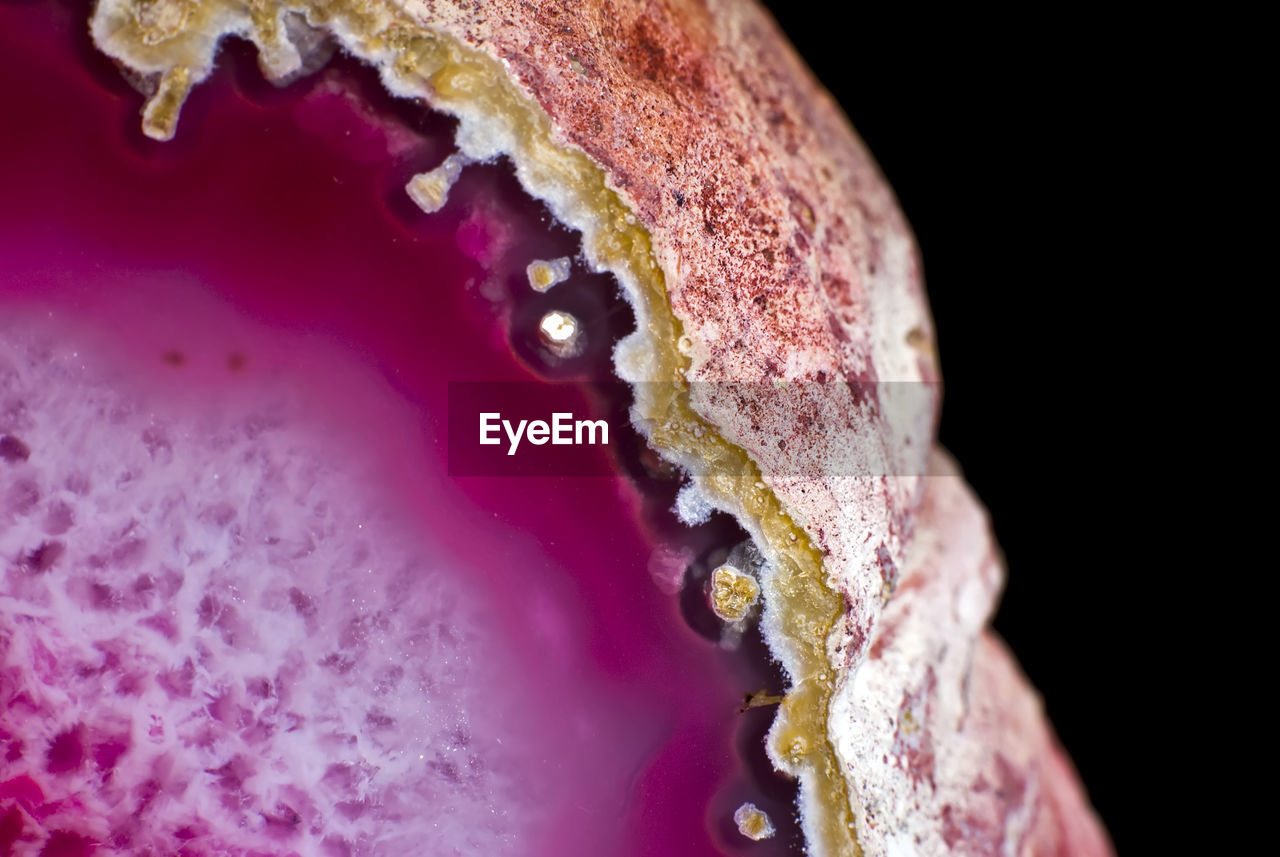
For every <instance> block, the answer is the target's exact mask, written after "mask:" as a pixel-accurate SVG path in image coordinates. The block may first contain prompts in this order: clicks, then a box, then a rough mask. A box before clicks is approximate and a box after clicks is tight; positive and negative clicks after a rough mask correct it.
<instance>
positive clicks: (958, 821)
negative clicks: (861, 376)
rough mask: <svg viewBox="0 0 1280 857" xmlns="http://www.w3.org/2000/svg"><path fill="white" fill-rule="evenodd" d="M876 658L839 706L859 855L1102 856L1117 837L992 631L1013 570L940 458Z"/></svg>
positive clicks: (836, 717) (838, 743)
mask: <svg viewBox="0 0 1280 857" xmlns="http://www.w3.org/2000/svg"><path fill="white" fill-rule="evenodd" d="M933 469H934V471H935V472H937V473H940V474H948V475H937V476H933V477H930V478H928V479H927V480H926V486H925V493H924V500H923V503H922V505H921V508H920V511H919V514H918V517H917V519H916V527H915V538H914V540H913V541H912V544H911V548H910V550H909V551H908V554H907V561H906V566H905V569H904V572H903V576H902V580H901V582H900V583H899V587H898V593H899V597H896V598H894V599H893V600H892V601H890V603H889V605H888V606H887V607H886V608H885V611H884V615H883V617H882V618H881V621H880V623H879V625H878V626H877V627H876V632H875V635H874V636H873V638H872V641H871V647H870V654H869V656H868V658H867V661H866V662H865V663H864V664H863V665H862V666H861V667H860V668H859V669H858V671H857V673H855V675H854V677H853V680H852V681H849V682H847V683H846V684H845V685H844V686H843V687H841V688H840V690H839V691H838V692H837V694H836V696H835V698H834V699H833V701H832V707H831V716H832V722H833V723H839V724H842V726H841V728H839V729H833V730H832V740H833V743H834V744H835V748H836V752H837V754H838V756H839V758H840V761H841V764H842V765H843V766H844V768H845V772H846V776H847V778H848V781H849V783H850V784H851V788H852V793H853V796H854V801H853V803H854V806H856V807H857V808H858V812H859V817H858V829H859V830H860V831H863V833H862V834H861V841H860V844H861V845H862V847H863V849H864V851H865V852H866V853H867V854H886V855H890V857H914V856H915V855H931V854H948V855H955V857H988V855H996V854H1008V855H1025V857H1050V855H1058V854H1074V855H1104V854H1107V853H1108V851H1109V845H1108V844H1107V841H1106V839H1105V837H1104V836H1103V835H1102V834H1101V831H1100V830H1099V829H1098V827H1097V825H1096V822H1095V821H1094V820H1093V817H1092V814H1091V813H1090V811H1089V809H1088V806H1087V803H1086V802H1085V801H1084V799H1083V796H1082V794H1081V793H1080V791H1079V789H1078V788H1077V787H1076V786H1075V784H1074V782H1073V780H1074V774H1072V772H1071V770H1070V765H1069V763H1068V762H1067V761H1066V758H1065V756H1063V754H1062V750H1061V748H1059V747H1058V746H1057V743H1056V741H1055V739H1054V737H1053V736H1052V734H1051V733H1050V732H1049V730H1048V727H1047V725H1046V721H1045V718H1044V712H1043V711H1042V710H1041V706H1040V701H1039V699H1038V698H1037V697H1036V696H1035V694H1034V692H1032V691H1031V689H1030V688H1029V687H1028V686H1027V684H1026V679H1025V678H1024V677H1023V676H1022V675H1021V673H1020V672H1019V671H1018V668H1017V666H1016V664H1015V663H1014V662H1013V660H1012V658H1011V657H1010V656H1009V655H1008V653H1007V652H1005V651H1004V649H1003V646H1002V645H1001V644H1000V643H999V641H997V640H996V639H995V638H994V637H992V636H990V635H989V634H985V633H984V632H983V628H984V627H985V626H986V624H987V621H988V619H989V618H990V615H991V613H992V612H993V610H994V609H995V604H996V600H997V597H998V596H999V592H1000V586H1001V582H1002V580H1003V570H1002V568H1001V563H1000V558H999V555H998V553H997V550H996V547H995V544H994V542H993V541H992V539H991V535H990V529H989V525H988V522H987V519H986V515H985V513H984V512H983V509H982V507H981V505H979V503H978V502H977V500H976V499H975V498H974V497H973V495H972V494H971V493H970V492H969V490H968V488H967V487H966V486H965V484H964V481H963V479H961V478H960V475H959V471H958V470H956V469H955V466H954V465H953V464H952V463H951V462H950V461H948V460H946V459H945V458H944V457H942V456H941V455H939V456H938V457H937V459H936V462H935V465H934V467H933Z"/></svg>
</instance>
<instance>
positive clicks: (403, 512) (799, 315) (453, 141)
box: [0, 0, 1110, 857]
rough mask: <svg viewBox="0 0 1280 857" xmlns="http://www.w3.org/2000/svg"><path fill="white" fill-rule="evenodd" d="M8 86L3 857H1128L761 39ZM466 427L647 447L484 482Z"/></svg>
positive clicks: (102, 49)
mask: <svg viewBox="0 0 1280 857" xmlns="http://www.w3.org/2000/svg"><path fill="white" fill-rule="evenodd" d="M0 68H3V75H4V80H5V85H4V86H3V88H0V102H2V104H0V110H2V111H3V115H4V116H6V117H7V126H6V132H5V133H3V134H0V201H2V204H0V854H13V855H21V857H27V855H31V857H37V855H38V857H85V856H86V855H104V857H105V855H181V857H214V855H237V857H268V855H270V857H276V855H280V857H285V855H298V857H313V855H314V857H420V856H421V855H441V857H445V855H485V857H499V855H519V857H550V855H557V857H576V855H618V857H650V856H651V855H663V856H664V857H694V855H697V857H705V856H706V855H717V854H718V855H726V857H729V855H785V854H805V853H807V854H811V855H814V857H853V855H859V854H865V855H889V857H905V855H921V857H926V855H927V856H928V857H933V855H946V854H956V855H996V854H1001V855H1004V854H1015V855H1084V857H1093V855H1100V857H1101V855H1107V854H1109V853H1110V846H1109V844H1108V842H1107V839H1106V836H1105V833H1104V832H1103V831H1102V829H1101V826H1100V825H1099V823H1098V822H1097V820H1096V818H1095V817H1094V815H1093V813H1092V810H1091V809H1090V807H1089V805H1088V803H1087V800H1086V798H1085V796H1084V794H1083V791H1082V789H1081V788H1080V786H1079V784H1078V783H1077V781H1076V777H1075V774H1074V772H1073V771H1072V769H1071V766H1070V763H1069V762H1068V761H1067V759H1066V757H1065V755H1064V754H1063V752H1062V750H1061V749H1060V748H1059V747H1058V746H1057V744H1056V741H1055V739H1054V737H1053V735H1052V732H1051V730H1050V728H1049V726H1048V725H1047V723H1046V722H1045V721H1044V717H1043V714H1042V712H1041V709H1040V705H1039V702H1038V699H1037V698H1036V696H1035V694H1034V692H1033V691H1032V690H1031V689H1030V688H1029V687H1028V686H1027V684H1026V682H1025V679H1024V678H1023V677H1022V676H1021V673H1020V672H1019V670H1018V668H1017V666H1016V664H1015V663H1014V661H1013V660H1012V658H1011V656H1010V655H1009V654H1008V653H1007V652H1006V651H1005V649H1004V648H1003V646H1002V644H1001V643H1000V642H999V641H998V640H997V639H995V638H994V637H993V636H992V635H991V634H990V632H989V631H987V630H985V626H986V624H987V621H988V619H989V617H990V615H991V613H992V611H993V609H994V605H995V601H996V598H997V595H998V591H999V588H1000V585H1001V580H1002V574H1003V572H1002V569H1001V567H1000V564H999V559H998V553H997V551H996V549H995V547H994V545H993V544H992V542H991V539H990V535H989V529H988V526H987V522H986V519H985V516H984V513H983V511H982V509H981V507H980V506H979V505H978V503H977V502H976V500H975V499H974V498H973V497H972V496H971V494H970V493H969V492H968V490H967V489H966V488H965V486H964V484H963V481H962V480H961V478H960V477H959V476H958V471H957V470H956V468H955V467H954V465H953V464H952V463H951V462H950V461H949V459H947V457H946V456H945V454H944V453H942V452H940V451H938V450H937V449H936V448H935V443H934V427H935V422H936V414H937V408H938V396H937V379H938V374H937V368H936V356H935V354H934V349H933V345H932V342H933V335H932V329H931V322H930V320H929V316H928V311H927V307H926V303H925V297H924V292H923V287H922V281H921V276H920V272H919V266H918V261H917V255H916V253H915V248H914V244H913V241H912V238H911V235H910V232H909V229H908V227H907V225H906V223H905V222H904V220H903V218H902V216H901V214H900V213H899V211H898V210H897V207H896V204H895V202H894V200H893V197H892V195H891V193H890V191H889V189H888V188H887V187H886V186H885V184H884V182H883V180H882V178H881V177H880V175H879V173H878V172H877V170H876V169H875V166H874V164H873V162H872V161H871V160H870V157H869V156H868V155H867V153H866V152H865V151H864V150H863V148H862V146H861V144H860V143H859V142H858V141H857V139H856V138H855V136H854V135H853V133H852V131H851V129H850V128H849V127H848V125H847V122H846V120H845V119H844V118H843V116H842V115H841V114H840V112H839V110H838V109H837V108H836V107H835V105H834V104H833V103H832V101H831V100H830V98H829V97H828V96H827V95H826V94H825V93H824V92H823V91H822V90H821V89H820V88H819V87H818V85H817V84H816V83H815V82H814V81H813V80H812V78H811V76H810V74H809V73H808V72H807V70H806V69H805V68H804V66H803V65H802V64H801V62H800V61H799V60H798V59H797V58H796V57H795V56H794V54H793V52H792V51H791V49H790V48H789V47H788V46H787V44H786V42H785V40H784V39H783V37H782V36H781V34H780V33H779V32H778V30H777V28H776V25H775V24H774V23H773V22H772V21H771V20H770V19H769V18H768V16H767V15H766V14H765V13H764V12H763V11H762V10H760V9H759V8H757V7H756V6H754V5H752V4H750V3H748V2H728V0H716V2H711V3H708V4H695V3H691V2H684V0H674V2H668V3H648V2H644V3H639V2H636V3H632V2H625V3H622V2H618V3H614V2H586V3H563V2H534V3H515V2H507V0H494V2H481V3H476V4H447V3H437V2H430V0H421V1H420V2H418V0H412V1H411V0H360V1H359V2H356V0H98V2H97V3H96V5H90V4H77V3H67V4H61V3H49V4H44V3H4V4H0ZM139 113H141V116H139ZM466 385H473V386H474V387H476V388H479V387H483V388H484V389H485V390H493V389H498V390H500V391H501V393H502V395H503V396H504V397H505V398H504V404H505V405H507V406H509V407H510V408H511V409H514V410H522V409H523V410H530V409H536V408H537V407H539V406H541V405H543V404H545V403H546V402H548V401H550V400H551V398H554V399H555V401H557V402H560V403H562V405H563V407H565V408H568V409H570V410H571V411H573V412H574V413H578V414H582V415H587V416H588V417H590V418H591V422H592V424H595V421H596V420H599V421H600V424H601V425H607V426H609V427H610V428H611V430H612V431H613V436H612V438H611V442H609V443H601V444H591V445H583V446H576V447H574V448H573V449H572V451H571V456H572V467H568V466H567V465H566V466H565V467H563V468H561V469H556V468H551V469H550V470H546V471H545V472H540V473H526V472H520V473H516V472H512V473H508V474H504V473H489V474H487V475H477V474H476V473H474V472H472V471H469V470H467V469H466V468H459V466H458V462H457V460H456V459H455V458H452V457H451V454H452V453H451V450H452V446H451V433H453V434H454V435H455V436H456V430H457V424H456V422H455V417H456V415H457V413H456V412H457V411H459V410H460V409H463V408H462V405H461V404H460V402H462V401H463V400H464V398H465V397H464V398H459V396H461V395H462V394H461V393H459V392H458V391H459V390H472V388H470V387H467V386H466ZM473 392H474V391H473ZM468 395H470V393H468ZM477 395H478V394H477ZM467 401H469V400H467ZM527 437H530V438H531V437H532V435H528V436H527ZM524 448H525V449H528V448H529V446H528V444H526V446H525V447H524ZM512 452H513V453H514V452H515V449H514V448H513V449H512ZM558 460H559V461H561V462H564V461H568V460H569V459H558ZM571 471H572V472H571ZM602 474H609V475H607V476H606V475H602Z"/></svg>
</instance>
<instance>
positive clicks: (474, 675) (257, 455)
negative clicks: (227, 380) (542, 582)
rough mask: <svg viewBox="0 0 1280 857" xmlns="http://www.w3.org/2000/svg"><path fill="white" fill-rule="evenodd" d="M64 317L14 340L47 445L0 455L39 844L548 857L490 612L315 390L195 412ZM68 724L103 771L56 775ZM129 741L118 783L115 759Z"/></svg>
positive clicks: (1, 426) (2, 394) (1, 342)
mask: <svg viewBox="0 0 1280 857" xmlns="http://www.w3.org/2000/svg"><path fill="white" fill-rule="evenodd" d="M8 309H9V310H12V307H9V308H8ZM60 324H61V325H63V327H62V329H61V330H60V331H59V332H58V334H56V335H54V334H52V333H48V334H47V335H46V330H45V329H44V327H43V326H42V325H41V324H39V323H37V322H36V321H35V320H33V319H32V317H30V316H24V315H23V314H21V313H18V314H16V316H15V315H14V314H10V315H9V317H8V318H6V319H5V320H4V321H2V322H0V434H5V433H8V434H11V435H12V436H14V437H18V438H20V439H21V440H22V441H23V442H24V443H25V444H26V445H27V446H28V447H29V448H30V457H29V459H28V460H26V461H15V462H0V476H2V477H3V478H0V592H2V593H3V594H2V595H0V711H4V712H5V718H4V727H5V729H6V730H8V732H9V733H10V734H9V735H8V736H4V735H0V738H6V741H0V748H2V747H4V746H12V745H13V742H19V743H20V745H21V748H22V750H23V753H22V757H21V759H20V760H18V761H16V762H13V761H4V754H3V752H0V781H5V780H9V779H12V778H14V777H21V776H23V775H24V774H26V775H30V776H31V777H32V778H33V779H34V780H36V781H37V782H39V783H40V785H41V787H42V788H43V789H44V790H45V800H46V801H48V802H53V803H57V802H62V803H61V808H60V809H59V810H58V811H57V812H55V813H54V814H52V815H50V816H48V817H46V818H43V819H41V820H39V822H36V821H33V820H30V819H28V821H27V824H26V827H27V829H29V830H30V829H33V828H34V829H40V828H43V829H45V830H53V829H58V828H59V827H60V826H62V827H67V828H70V829H73V830H80V831H84V832H86V833H89V834H91V835H93V836H94V837H95V838H96V839H97V840H98V841H100V842H102V843H105V844H104V845H103V847H101V848H100V849H98V850H97V851H95V853H96V854H102V855H109V854H110V855H122V857H123V855H135V854H144V853H151V852H149V851H147V848H149V847H150V848H156V849H158V851H157V852H156V853H167V849H170V848H171V847H172V844H173V842H174V841H175V839H174V836H175V832H177V831H180V830H181V829H182V828H184V827H188V828H191V830H193V831H195V832H196V833H197V834H199V835H200V836H201V838H200V840H199V843H198V844H199V853H201V854H204V853H228V854H230V853H236V854H239V853H244V852H243V851H242V850H237V849H260V850H261V851H263V852H265V853H271V854H282V855H283V854H298V855H302V857H312V855H316V856H317V857H334V855H346V854H368V855H380V856H381V857H421V855H423V854H426V853H431V854H453V853H460V854H486V855H503V854H510V855H519V854H523V853H526V852H525V846H523V845H522V844H521V843H522V841H526V842H527V841H528V838H529V837H530V836H532V835H534V834H535V832H536V830H537V829H538V825H537V815H536V813H535V810H534V807H532V806H531V801H532V798H531V797H530V796H529V795H528V793H527V790H525V789H523V787H520V786H519V783H518V782H517V779H518V778H517V777H512V776H510V775H509V774H510V770H511V765H513V764H519V763H518V762H516V760H515V758H514V757H513V753H514V752H516V750H515V748H519V747H521V746H522V745H523V743H524V741H523V740H522V737H521V736H519V735H518V734H511V733H509V732H504V731H501V730H499V729H498V728H497V727H496V726H495V724H494V723H493V722H492V720H491V718H492V717H499V716H501V712H504V711H509V710H511V708H512V707H513V706H516V705H518V704H519V701H520V700H519V699H516V698H512V697H513V695H514V694H516V693H517V691H515V690H514V689H513V688H510V683H509V682H505V681H498V680H495V679H494V678H493V677H492V675H491V674H490V671H491V670H495V669H499V666H498V665H499V664H500V663H501V660H500V657H499V655H498V654H497V653H496V652H494V651H493V648H494V644H493V641H492V639H491V638H490V637H488V636H487V630H486V617H485V616H484V615H483V613H484V610H485V607H484V603H483V601H482V600H481V599H482V596H479V595H478V594H477V593H474V592H470V591H468V590H467V588H466V585H465V584H463V583H462V582H460V579H459V576H458V575H457V573H456V571H451V570H450V569H451V568H456V563H451V562H450V560H448V559H447V558H445V557H444V556H442V555H440V554H439V552H438V551H435V550H433V548H432V547H431V545H430V543H429V542H428V541H426V540H425V539H424V538H423V534H422V533H421V532H420V531H419V532H414V533H412V534H411V533H410V531H409V530H408V528H407V527H406V526H405V522H404V521H403V520H399V519H398V518H397V516H396V515H395V514H394V513H389V511H388V510H389V509H390V508H393V501H391V500H389V498H388V497H387V496H386V494H385V493H383V494H379V493H378V492H377V491H373V490H369V489H368V488H367V487H366V486H367V485H368V484H369V483H370V482H376V481H377V480H376V479H370V478H369V473H368V472H367V471H368V469H369V468H368V467H366V466H364V464H365V463H364V462H362V460H361V456H360V455H359V452H358V450H355V451H353V449H352V448H351V446H350V444H349V443H348V442H344V440H343V439H342V438H341V437H337V438H335V437H334V436H332V435H326V434H325V433H324V429H323V428H321V429H320V430H317V429H316V427H315V426H314V425H313V424H312V420H311V417H313V416H314V414H312V413H311V412H310V409H309V408H308V407H307V405H306V402H305V401H303V398H300V397H299V395H295V394H294V393H293V392H291V391H292V390H295V389H296V388H297V386H298V385H297V381H296V379H292V380H291V379H289V378H284V379H277V381H276V382H274V383H273V382H272V381H270V380H265V381H264V380H263V379H261V378H259V379H257V380H255V381H254V382H253V386H254V393H253V398H243V399H238V400H237V399H232V400H230V401H227V400H220V401H219V402H218V403H217V404H216V405H215V406H212V407H206V408H199V407H197V408H194V409H191V408H187V409H184V408H181V407H179V408H176V409H174V408H170V407H168V405H167V404H166V401H167V400H165V399H163V398H154V397H150V398H149V397H147V396H145V395H143V394H134V393H130V392H125V391H128V390H130V389H137V388H136V387H134V385H132V384H130V382H129V379H128V378H127V377H124V376H123V375H122V373H121V372H119V371H115V370H112V369H110V367H111V365H112V361H111V360H109V359H105V360H104V354H103V353H102V352H101V351H96V350H95V347H94V346H93V345H92V344H91V343H90V341H89V340H86V339H81V338H78V337H77V336H76V335H75V334H74V333H69V332H68V330H67V328H66V325H67V324H68V322H67V321H66V320H65V319H63V320H61V321H60ZM369 383H370V384H373V383H374V382H373V381H372V379H369ZM356 405H357V406H358V405H359V402H357V403H356ZM384 428H385V429H387V430H391V428H390V427H384ZM346 440H347V441H349V438H347V439H346ZM54 541H56V542H58V543H60V544H62V545H64V546H65V552H63V553H62V554H61V556H59V557H58V558H57V560H56V562H55V563H54V564H53V565H52V567H50V568H48V569H45V570H33V569H32V568H31V567H30V565H31V563H30V562H29V561H28V559H27V558H28V557H29V556H30V553H31V551H32V550H33V549H34V548H36V547H37V546H38V545H40V544H42V543H46V544H47V543H50V542H54ZM67 730H73V731H75V732H76V733H77V734H78V735H79V737H80V738H81V739H82V741H83V742H84V746H85V753H86V755H87V756H88V757H89V758H88V759H86V760H85V762H84V763H83V764H82V765H80V766H78V767H77V769H75V770H72V771H69V772H62V773H56V774H46V773H44V771H43V770H42V767H43V761H42V760H43V759H44V754H45V748H46V747H48V746H49V742H50V741H51V740H53V739H54V738H55V736H57V735H59V734H60V733H63V732H65V731H67ZM504 735H505V737H506V739H507V740H506V741H505V742H503V741H502V737H503V736H504ZM113 741H114V742H117V743H119V744H120V745H122V746H127V748H128V749H127V750H126V751H125V752H124V753H123V755H121V756H120V758H119V760H118V762H117V763H116V764H115V767H114V770H112V768H111V765H110V764H107V765H106V766H105V767H104V766H103V765H102V763H101V762H100V761H99V760H97V759H95V758H94V756H95V754H96V753H98V752H99V751H100V748H102V747H103V746H104V745H108V744H109V742H113ZM104 778H105V785H99V783H100V782H103V781H104ZM423 806H430V807H431V808H432V811H431V812H429V813H424V812H423V811H422V807H423ZM295 813H296V815H297V816H298V819H297V821H296V822H295V820H294V814H295ZM86 824H91V825H96V827H94V828H92V829H88V830H86V828H85V825H86ZM517 831H519V832H520V834H521V835H520V836H516V832H517ZM121 833H125V834H127V835H128V836H130V837H131V843H130V844H129V845H128V846H122V847H112V843H113V842H115V841H117V840H115V837H116V836H118V835H120V834H121ZM40 847H41V842H40V841H39V840H38V839H36V840H31V841H27V842H24V843H22V844H20V845H19V850H18V852H16V853H17V854H19V855H26V854H27V853H30V854H32V855H34V854H36V853H37V852H38V850H39V848H40ZM23 849H27V850H23ZM219 849H226V850H225V851H223V850H219ZM348 849H351V850H348ZM454 849H457V850H456V851H455V850H454Z"/></svg>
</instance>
